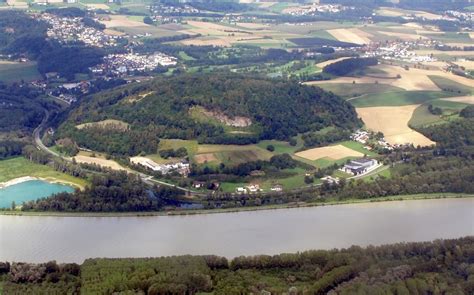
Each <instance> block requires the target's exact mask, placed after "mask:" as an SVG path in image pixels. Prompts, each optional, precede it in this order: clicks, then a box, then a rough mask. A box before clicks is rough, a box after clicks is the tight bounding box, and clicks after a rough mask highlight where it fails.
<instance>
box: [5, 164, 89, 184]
mask: <svg viewBox="0 0 474 295" xmlns="http://www.w3.org/2000/svg"><path fill="white" fill-rule="evenodd" d="M25 176H31V177H38V178H44V179H48V180H53V181H59V182H63V183H70V184H73V185H75V186H78V187H80V188H84V187H85V186H86V185H87V184H88V182H87V181H86V180H84V179H81V178H77V177H73V176H70V175H68V174H64V173H60V172H57V171H55V170H54V169H53V168H51V167H49V166H46V165H40V164H36V163H33V162H30V161H28V160H27V159H25V158H23V157H17V158H12V159H7V160H2V161H0V182H6V181H9V180H12V179H15V178H19V177H25Z"/></svg>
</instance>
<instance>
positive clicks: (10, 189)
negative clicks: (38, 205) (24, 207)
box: [0, 180, 74, 208]
mask: <svg viewBox="0 0 474 295" xmlns="http://www.w3.org/2000/svg"><path fill="white" fill-rule="evenodd" d="M73 191H74V188H73V187H72V186H69V185H64V184H58V183H49V182H47V181H42V180H30V181H25V182H22V183H18V184H15V185H11V186H7V187H6V188H2V189H0V208H9V207H10V206H11V205H12V202H13V201H15V203H16V205H21V204H22V203H23V202H26V201H31V200H36V199H39V198H44V197H49V196H51V195H53V194H57V193H61V192H73Z"/></svg>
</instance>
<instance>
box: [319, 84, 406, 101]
mask: <svg viewBox="0 0 474 295" xmlns="http://www.w3.org/2000/svg"><path fill="white" fill-rule="evenodd" d="M317 86H318V87H321V88H323V89H324V90H326V91H331V92H332V93H334V94H336V95H339V96H341V97H343V98H351V97H357V96H361V95H364V94H374V93H386V92H397V91H403V89H402V88H399V87H395V86H391V85H386V84H375V83H356V84H352V83H337V84H335V83H325V84H318V85H317Z"/></svg>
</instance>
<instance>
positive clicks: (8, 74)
mask: <svg viewBox="0 0 474 295" xmlns="http://www.w3.org/2000/svg"><path fill="white" fill-rule="evenodd" d="M38 79H41V75H40V73H39V72H38V68H37V66H36V63H34V62H21V63H20V62H10V61H0V81H3V82H7V83H10V82H15V81H21V80H24V81H33V80H38Z"/></svg>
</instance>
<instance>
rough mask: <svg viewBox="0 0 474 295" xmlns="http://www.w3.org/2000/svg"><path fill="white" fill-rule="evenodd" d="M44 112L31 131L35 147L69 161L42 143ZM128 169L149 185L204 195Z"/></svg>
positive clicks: (44, 123) (47, 114) (45, 123)
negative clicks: (38, 122)
mask: <svg viewBox="0 0 474 295" xmlns="http://www.w3.org/2000/svg"><path fill="white" fill-rule="evenodd" d="M44 112H45V116H44V118H43V120H42V121H41V123H40V124H39V125H38V127H36V129H35V130H34V131H33V138H34V141H35V144H36V147H37V148H38V149H40V150H42V151H44V152H46V153H48V154H50V155H52V156H54V157H59V158H62V159H64V160H66V161H68V162H71V161H72V158H70V157H64V156H62V155H60V154H58V153H56V152H55V151H52V150H51V149H49V148H48V147H47V146H46V145H44V143H43V141H42V140H41V134H42V133H43V131H44V130H45V129H46V128H47V124H48V119H49V112H48V110H44ZM128 171H129V172H130V173H133V174H136V175H138V176H140V178H141V179H142V181H143V182H145V183H147V184H149V185H154V184H159V185H164V186H168V187H173V188H176V189H178V190H181V191H184V192H186V193H187V194H190V195H205V194H204V193H200V192H196V191H193V190H190V189H187V188H185V187H181V186H177V185H174V184H171V183H167V182H164V181H160V180H156V179H153V176H152V175H148V174H145V173H142V172H138V171H135V170H128Z"/></svg>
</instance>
